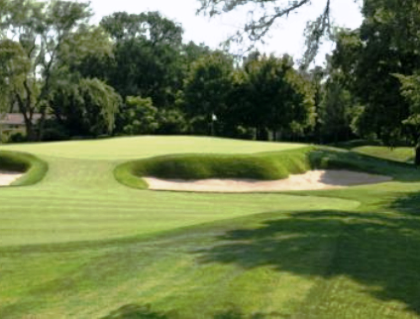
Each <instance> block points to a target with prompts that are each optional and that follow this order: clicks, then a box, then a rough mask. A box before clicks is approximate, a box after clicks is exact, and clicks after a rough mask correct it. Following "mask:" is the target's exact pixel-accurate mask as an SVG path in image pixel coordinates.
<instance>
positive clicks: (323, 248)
mask: <svg viewBox="0 0 420 319" xmlns="http://www.w3.org/2000/svg"><path fill="white" fill-rule="evenodd" d="M419 251H420V220H419V218H417V217H413V216H410V215H400V214H386V213H355V212H338V211H321V212H313V211H309V212H299V213H292V214H289V215H288V216H287V217H286V218H284V217H282V218H279V219H273V220H267V221H265V222H263V224H261V225H260V227H258V228H253V229H251V228H250V229H246V228H243V229H236V230H231V231H229V232H227V233H226V234H225V235H223V236H220V237H218V242H217V243H216V245H215V246H213V247H212V248H209V249H201V250H199V251H195V252H194V253H195V254H197V255H198V257H197V258H198V260H199V262H201V263H222V264H235V265H238V266H240V267H243V268H245V269H252V268H256V267H261V266H270V267H272V268H274V269H275V270H278V271H284V272H290V273H294V274H298V275H301V276H320V277H323V278H333V277H337V276H346V277H348V278H351V279H352V280H354V281H356V282H358V283H360V284H362V285H364V286H365V287H366V290H364V292H367V293H370V294H371V295H372V296H374V297H375V298H377V299H380V300H385V301H391V300H396V301H400V302H403V303H404V304H405V305H406V308H407V310H410V311H414V312H416V313H417V314H420V284H419V283H420V271H419V270H420V254H419Z"/></svg>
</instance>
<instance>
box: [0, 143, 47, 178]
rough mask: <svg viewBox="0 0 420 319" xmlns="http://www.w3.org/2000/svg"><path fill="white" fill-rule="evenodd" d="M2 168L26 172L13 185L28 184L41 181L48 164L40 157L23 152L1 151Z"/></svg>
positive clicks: (0, 165)
mask: <svg viewBox="0 0 420 319" xmlns="http://www.w3.org/2000/svg"><path fill="white" fill-rule="evenodd" d="M0 169H1V170H6V171H14V172H19V173H24V175H23V176H22V177H21V178H19V179H18V180H16V181H15V182H14V183H13V184H12V185H13V186H28V185H34V184H36V183H38V182H40V181H41V180H42V179H43V178H44V176H45V174H46V173H47V171H48V164H47V163H46V162H44V161H42V160H40V159H39V158H37V157H35V156H33V155H31V154H27V153H21V152H12V151H0Z"/></svg>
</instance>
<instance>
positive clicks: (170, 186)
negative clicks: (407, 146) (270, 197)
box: [143, 170, 392, 193]
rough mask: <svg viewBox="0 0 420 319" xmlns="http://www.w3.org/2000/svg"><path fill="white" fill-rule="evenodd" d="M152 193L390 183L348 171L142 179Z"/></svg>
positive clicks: (333, 186) (288, 189) (340, 186)
mask: <svg viewBox="0 0 420 319" xmlns="http://www.w3.org/2000/svg"><path fill="white" fill-rule="evenodd" d="M143 178H144V180H145V181H146V182H147V184H148V185H149V189H151V190H171V191H187V192H220V193H246V192H273V191H293V190H295V191H297V190H320V189H336V188H343V187H347V186H355V185H368V184H376V183H382V182H387V181H390V180H392V178H391V177H389V176H383V175H373V174H368V173H361V172H355V171H349V170H312V171H308V172H306V173H304V174H299V175H290V176H289V177H288V178H285V179H280V180H274V181H258V180H251V179H202V180H182V179H170V180H168V179H160V178H155V177H143Z"/></svg>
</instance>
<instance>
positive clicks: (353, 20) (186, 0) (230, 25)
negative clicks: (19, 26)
mask: <svg viewBox="0 0 420 319" xmlns="http://www.w3.org/2000/svg"><path fill="white" fill-rule="evenodd" d="M80 1H83V0H80ZM90 2H91V6H92V8H93V11H94V12H95V17H94V19H95V21H96V22H99V21H100V19H101V18H102V17H103V16H106V15H109V14H111V13H113V12H116V11H126V12H129V13H140V12H145V11H160V12H161V13H162V14H163V15H164V16H166V17H167V18H170V19H172V20H174V21H176V22H178V23H181V24H182V26H183V28H184V30H185V33H184V40H185V41H189V40H193V41H194V42H196V43H201V42H204V43H205V44H206V45H208V46H210V47H212V48H217V47H218V45H219V44H220V43H221V42H223V41H224V40H226V39H227V38H228V37H229V35H232V34H234V33H235V32H236V31H237V30H239V29H240V28H241V26H243V24H244V22H245V21H246V19H247V14H246V11H245V10H238V11H236V12H233V13H230V14H228V15H223V16H221V17H216V18H212V19H209V18H208V17H205V16H203V15H199V16H197V15H196V11H197V9H198V8H199V6H200V3H199V1H198V0H137V1H136V0H91V1H90ZM313 3H314V4H312V5H311V6H309V7H306V8H304V9H301V10H300V11H299V13H298V14H291V15H290V16H289V17H288V18H285V19H282V20H280V21H279V23H278V24H277V25H276V26H275V28H273V29H272V30H271V32H270V34H269V35H268V37H267V38H266V44H264V45H259V49H260V51H262V52H266V53H275V54H276V55H280V54H283V53H289V54H290V55H293V56H294V57H295V58H296V59H298V58H300V57H301V55H302V52H303V50H304V38H303V36H302V34H303V30H304V27H305V25H306V21H307V20H308V19H314V18H316V17H317V16H318V15H319V14H320V13H321V12H322V9H323V4H324V3H325V1H321V0H315V1H313ZM332 15H333V17H334V22H335V23H336V24H337V25H339V26H342V27H348V28H352V29H353V28H357V27H358V26H360V24H361V22H362V17H361V14H360V8H359V6H358V5H357V4H355V3H354V0H335V1H333V2H332ZM332 48H333V46H332V44H331V43H329V44H326V45H324V46H323V48H322V51H321V53H320V55H319V57H318V59H317V62H318V63H322V61H323V59H324V58H323V57H324V56H325V53H327V52H329V51H331V50H332Z"/></svg>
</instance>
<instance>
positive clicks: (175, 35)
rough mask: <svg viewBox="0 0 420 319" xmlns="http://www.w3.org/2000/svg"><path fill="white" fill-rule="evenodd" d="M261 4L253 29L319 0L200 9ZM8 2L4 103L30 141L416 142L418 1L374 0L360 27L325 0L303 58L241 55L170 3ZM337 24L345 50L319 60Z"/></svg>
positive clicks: (214, 5)
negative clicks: (159, 8) (192, 25)
mask: <svg viewBox="0 0 420 319" xmlns="http://www.w3.org/2000/svg"><path fill="white" fill-rule="evenodd" d="M252 3H254V4H257V5H258V4H263V5H265V9H264V10H263V11H259V12H265V15H264V16H263V18H262V20H258V21H257V20H255V21H251V22H250V24H249V25H248V26H247V27H246V28H245V31H246V32H248V35H249V36H250V37H251V38H252V39H253V40H258V39H262V38H263V37H264V35H265V34H266V32H267V31H268V29H269V28H270V27H271V26H272V25H273V23H274V21H275V20H276V19H277V18H281V17H282V16H284V15H287V14H288V12H292V11H294V10H297V9H299V8H300V7H302V6H305V5H310V2H309V1H300V2H296V3H289V4H286V3H285V2H284V3H281V1H255V2H252V1H213V0H209V1H201V4H202V8H201V9H202V10H201V12H206V13H209V14H210V15H217V14H222V13H223V12H229V11H231V10H234V9H235V8H237V7H240V6H242V5H249V4H252ZM0 4H1V5H0V11H1V12H0V13H1V14H0V16H1V20H0V112H3V113H5V112H19V113H21V114H22V115H23V117H24V122H25V126H26V133H27V138H28V139H29V140H41V139H44V140H58V139H60V140H61V139H69V138H72V137H76V136H77V137H84V136H86V137H97V136H103V135H137V134H195V135H218V136H229V137H237V138H248V139H260V140H267V139H273V140H304V141H312V142H316V143H331V142H335V143H337V142H340V141H346V140H350V139H354V138H358V137H360V138H367V139H372V140H373V139H379V140H382V141H383V142H384V143H385V144H386V145H395V144H397V143H401V142H403V143H405V144H411V145H413V144H414V143H416V142H417V140H418V138H419V136H420V134H419V123H418V122H419V120H418V118H419V106H418V104H419V103H418V100H419V99H418V95H419V94H418V92H419V89H418V88H419V86H420V85H419V81H418V76H417V74H419V72H420V62H419V61H420V53H419V52H420V47H419V46H420V35H419V33H418V30H419V27H420V18H419V17H420V8H419V6H418V3H417V2H416V1H414V0H405V1H398V0H365V1H364V2H363V7H362V13H363V15H364V18H365V19H364V21H363V24H362V26H361V27H360V28H359V29H357V30H343V29H339V28H338V29H331V28H330V27H331V26H330V24H329V20H328V17H329V15H330V9H329V8H330V7H329V6H330V1H326V7H325V10H324V12H323V14H322V16H320V17H319V19H318V20H316V21H314V22H312V23H309V24H308V28H307V35H308V52H307V54H306V55H305V58H304V59H303V60H302V61H301V63H300V65H299V66H297V65H295V64H294V61H293V59H292V58H291V57H289V56H286V55H285V56H281V55H278V56H275V55H265V54H260V53H259V52H255V51H250V52H249V53H248V55H247V56H244V57H242V59H239V58H238V57H236V56H234V55H232V54H230V53H229V52H228V51H220V50H212V49H210V48H208V47H206V46H205V45H204V44H196V43H193V42H189V43H185V42H184V41H183V29H182V26H181V25H180V24H178V23H176V22H174V21H171V20H169V19H167V18H165V17H163V16H162V15H161V14H160V13H158V12H143V13H139V14H128V13H125V12H116V13H113V14H111V15H110V16H106V17H104V18H103V19H102V21H101V22H100V23H99V25H93V24H91V23H90V20H89V19H90V17H91V11H90V8H89V5H88V4H86V3H83V2H82V3H79V2H71V1H58V0H54V1H49V2H43V1H38V0H19V1H11V0H1V1H0ZM270 10H271V11H270ZM272 10H274V11H272ZM270 12H275V13H276V14H274V15H271V17H272V20H269V19H268V17H269V16H270ZM267 19H268V20H267ZM327 31H328V32H329V31H331V33H333V34H331V35H332V37H333V39H335V41H336V43H337V46H336V49H335V50H334V52H333V53H332V55H331V56H328V57H327V63H326V64H325V65H324V66H323V67H320V66H317V67H315V68H313V69H312V70H309V71H308V70H307V66H308V65H309V64H308V63H309V62H310V61H311V60H312V59H313V56H314V54H315V53H316V51H317V46H318V43H319V41H320V39H321V38H322V35H323V34H325V32H327ZM332 31H334V32H332ZM35 115H36V116H35ZM3 139H4V138H3ZM20 139H21V138H20ZM15 140H16V139H15Z"/></svg>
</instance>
